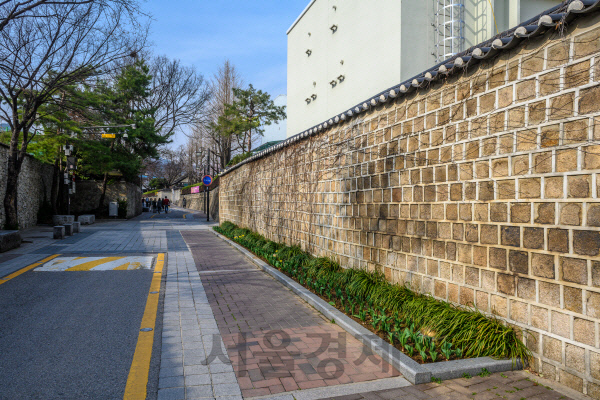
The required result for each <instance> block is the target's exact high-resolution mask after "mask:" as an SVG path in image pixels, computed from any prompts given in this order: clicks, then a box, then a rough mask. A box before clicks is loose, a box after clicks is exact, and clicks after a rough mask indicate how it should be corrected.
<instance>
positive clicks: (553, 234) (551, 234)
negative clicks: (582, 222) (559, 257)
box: [548, 229, 569, 253]
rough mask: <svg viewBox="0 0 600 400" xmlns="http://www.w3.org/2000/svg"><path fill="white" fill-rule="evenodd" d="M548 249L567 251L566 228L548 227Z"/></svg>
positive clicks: (567, 233) (567, 238)
mask: <svg viewBox="0 0 600 400" xmlns="http://www.w3.org/2000/svg"><path fill="white" fill-rule="evenodd" d="M548 251H556V252H559V253H568V252H569V231H568V230H566V229H548Z"/></svg>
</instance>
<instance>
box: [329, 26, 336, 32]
mask: <svg viewBox="0 0 600 400" xmlns="http://www.w3.org/2000/svg"><path fill="white" fill-rule="evenodd" d="M329 29H331V33H335V31H337V30H338V26H337V25H336V24H333V25H331V26H330V27H329Z"/></svg>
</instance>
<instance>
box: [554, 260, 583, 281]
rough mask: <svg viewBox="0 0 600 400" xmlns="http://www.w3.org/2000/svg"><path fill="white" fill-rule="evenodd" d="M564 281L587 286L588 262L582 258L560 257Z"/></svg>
mask: <svg viewBox="0 0 600 400" xmlns="http://www.w3.org/2000/svg"><path fill="white" fill-rule="evenodd" d="M560 267H561V271H562V279H563V280H564V281H566V282H573V283H578V284H580V285H587V283H588V282H587V281H588V271H587V261H586V260H582V259H580V258H570V257H560Z"/></svg>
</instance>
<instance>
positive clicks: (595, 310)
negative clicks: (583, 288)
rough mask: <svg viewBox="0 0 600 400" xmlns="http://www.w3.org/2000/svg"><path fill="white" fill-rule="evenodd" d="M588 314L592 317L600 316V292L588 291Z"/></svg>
mask: <svg viewBox="0 0 600 400" xmlns="http://www.w3.org/2000/svg"><path fill="white" fill-rule="evenodd" d="M586 314H587V315H588V316H590V317H592V318H600V293H596V292H590V291H588V292H587V299H586Z"/></svg>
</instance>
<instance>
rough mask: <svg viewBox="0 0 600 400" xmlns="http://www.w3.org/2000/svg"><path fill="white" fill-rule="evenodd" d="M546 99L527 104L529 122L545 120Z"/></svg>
mask: <svg viewBox="0 0 600 400" xmlns="http://www.w3.org/2000/svg"><path fill="white" fill-rule="evenodd" d="M546 109H547V107H546V100H541V101H538V102H535V103H530V104H529V123H530V124H532V125H533V124H539V123H541V122H544V121H545V120H546Z"/></svg>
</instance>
